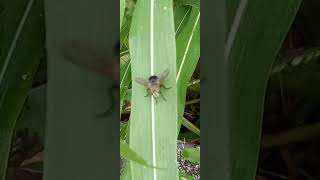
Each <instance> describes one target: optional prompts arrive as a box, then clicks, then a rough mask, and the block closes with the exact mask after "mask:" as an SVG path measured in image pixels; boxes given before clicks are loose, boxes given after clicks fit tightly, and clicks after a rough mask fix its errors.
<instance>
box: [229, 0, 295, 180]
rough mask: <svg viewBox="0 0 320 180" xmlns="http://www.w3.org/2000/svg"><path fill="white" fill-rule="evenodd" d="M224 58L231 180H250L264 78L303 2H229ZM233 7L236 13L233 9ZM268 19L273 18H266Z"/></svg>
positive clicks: (260, 114) (256, 145) (263, 90)
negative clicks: (226, 82) (226, 69)
mask: <svg viewBox="0 0 320 180" xmlns="http://www.w3.org/2000/svg"><path fill="white" fill-rule="evenodd" d="M229 2H230V3H229V8H231V9H233V10H236V12H234V11H229V12H228V15H229V19H231V18H230V16H233V15H234V17H233V21H232V23H231V22H229V23H228V24H231V25H230V27H229V29H230V31H229V35H228V39H227V43H226V49H225V56H226V63H227V66H228V73H229V89H230V93H231V94H230V95H229V97H230V102H229V104H230V107H229V108H230V109H229V110H230V111H229V113H228V114H229V117H230V120H229V123H230V126H231V127H230V130H229V132H230V135H229V137H230V153H231V154H230V162H231V167H230V170H231V179H232V180H247V179H254V178H255V175H256V167H257V160H258V155H259V148H260V136H261V122H262V110H263V101H264V94H265V89H266V85H267V78H268V73H269V71H270V69H271V65H272V62H273V61H274V59H275V57H276V54H277V52H278V50H279V48H280V46H281V43H282V41H283V40H284V37H285V35H286V33H287V31H288V29H289V27H290V25H291V23H292V21H293V19H294V17H295V14H296V12H297V10H298V8H299V5H300V2H301V0H289V1H277V0H272V1H254V0H253V1H246V0H244V1H235V0H233V1H229ZM235 7H237V8H235ZM270 14H272V16H271V15H270Z"/></svg>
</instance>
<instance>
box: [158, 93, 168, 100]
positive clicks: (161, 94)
mask: <svg viewBox="0 0 320 180" xmlns="http://www.w3.org/2000/svg"><path fill="white" fill-rule="evenodd" d="M160 96H161V97H162V99H163V100H164V101H167V99H166V98H165V97H164V95H163V93H162V92H160Z"/></svg>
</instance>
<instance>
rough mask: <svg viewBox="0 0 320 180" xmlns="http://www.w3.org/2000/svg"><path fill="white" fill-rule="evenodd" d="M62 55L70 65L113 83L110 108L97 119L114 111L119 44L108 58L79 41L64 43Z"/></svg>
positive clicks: (103, 53)
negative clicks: (96, 74)
mask: <svg viewBox="0 0 320 180" xmlns="http://www.w3.org/2000/svg"><path fill="white" fill-rule="evenodd" d="M61 52H62V55H63V56H64V57H65V58H66V59H67V60H68V61H70V62H71V63H73V64H75V65H78V66H80V67H83V68H86V69H89V70H91V71H93V72H96V73H98V74H99V75H102V76H104V77H106V78H108V79H110V80H112V81H113V82H114V85H113V86H112V87H111V88H112V89H111V90H110V92H111V96H112V97H113V100H112V104H111V106H110V107H109V108H108V109H107V110H106V111H105V112H103V113H99V114H98V115H97V117H106V116H108V115H109V114H110V113H111V111H112V110H113V109H114V107H116V106H115V104H116V102H117V101H116V97H119V85H118V83H119V79H120V77H119V71H120V70H119V69H120V68H119V65H120V60H119V59H120V44H119V43H117V46H115V48H114V50H113V52H112V53H111V54H113V55H112V56H110V55H109V56H108V54H107V53H105V52H104V51H103V50H101V49H98V48H97V47H95V46H93V45H92V44H90V43H89V42H86V41H80V40H68V41H64V42H63V44H62V49H61Z"/></svg>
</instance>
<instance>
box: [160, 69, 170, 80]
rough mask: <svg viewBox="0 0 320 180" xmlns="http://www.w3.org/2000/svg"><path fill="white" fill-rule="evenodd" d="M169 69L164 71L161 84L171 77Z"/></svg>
mask: <svg viewBox="0 0 320 180" xmlns="http://www.w3.org/2000/svg"><path fill="white" fill-rule="evenodd" d="M169 72H170V71H169V69H166V70H164V71H163V72H162V73H161V75H160V76H159V80H160V83H162V82H163V81H164V80H165V79H166V78H167V77H168V75H169Z"/></svg>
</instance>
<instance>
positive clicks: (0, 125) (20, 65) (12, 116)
mask: <svg viewBox="0 0 320 180" xmlns="http://www.w3.org/2000/svg"><path fill="white" fill-rule="evenodd" d="M3 8H4V10H3V13H5V14H6V16H4V17H3V19H1V20H2V22H3V23H2V24H5V25H6V27H5V28H6V29H8V32H9V33H8V34H5V33H4V32H3V34H1V35H0V36H1V39H2V42H1V45H2V47H1V50H2V51H1V55H2V57H1V59H0V66H1V67H0V119H1V122H0V152H1V153H0V154H1V156H0V179H1V180H4V179H5V175H6V168H7V160H8V155H9V149H10V143H11V137H12V134H13V130H14V127H15V124H16V120H17V119H18V116H19V114H20V111H21V109H22V107H23V104H24V101H25V99H26V96H27V93H28V91H29V89H30V88H31V85H32V80H33V77H34V75H35V73H36V70H37V67H38V65H39V62H40V59H41V57H42V56H43V47H44V33H43V17H41V16H39V15H40V14H43V7H42V1H41V0H38V1H37V0H30V1H25V2H21V3H17V2H16V1H14V2H11V1H8V2H6V3H4V4H3ZM20 12H22V13H21V14H20ZM2 28H3V27H2ZM34 34H37V36H34Z"/></svg>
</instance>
